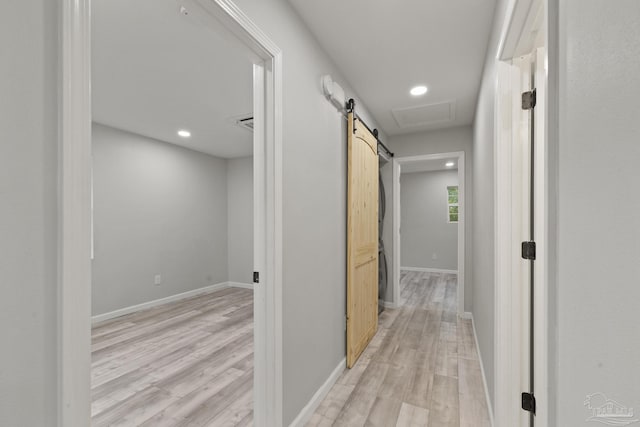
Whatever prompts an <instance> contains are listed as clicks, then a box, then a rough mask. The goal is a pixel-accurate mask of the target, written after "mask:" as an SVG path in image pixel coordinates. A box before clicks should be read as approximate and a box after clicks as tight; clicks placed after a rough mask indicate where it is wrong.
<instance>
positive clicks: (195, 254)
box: [92, 124, 228, 315]
mask: <svg viewBox="0 0 640 427" xmlns="http://www.w3.org/2000/svg"><path fill="white" fill-rule="evenodd" d="M93 189H94V190H93V201H94V260H93V263H92V275H93V277H92V279H93V280H92V282H93V283H92V301H93V304H92V305H93V307H92V312H93V315H98V314H103V313H107V312H110V311H114V310H117V309H120V308H124V307H129V306H131V305H136V304H140V303H143V302H147V301H151V300H155V299H159V298H163V297H167V296H170V295H175V294H179V293H182V292H186V291H189V290H193V289H198V288H202V287H204V286H208V285H213V284H216V283H222V282H226V281H227V280H228V278H227V277H228V276H227V164H226V160H224V159H220V158H217V157H213V156H210V155H207V154H203V153H199V152H196V151H193V150H189V149H186V148H183V147H179V146H176V145H172V144H168V143H165V142H161V141H157V140H153V139H150V138H146V137H143V136H140V135H135V134H132V133H129V132H124V131H122V130H118V129H114V128H110V127H106V126H102V125H99V124H94V126H93ZM156 274H160V275H162V283H161V284H160V285H159V286H156V285H155V284H154V276H155V275H156Z"/></svg>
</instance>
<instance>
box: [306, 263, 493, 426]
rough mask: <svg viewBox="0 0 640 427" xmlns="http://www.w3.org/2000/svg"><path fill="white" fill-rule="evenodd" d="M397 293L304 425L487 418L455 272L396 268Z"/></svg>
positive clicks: (465, 422)
mask: <svg viewBox="0 0 640 427" xmlns="http://www.w3.org/2000/svg"><path fill="white" fill-rule="evenodd" d="M401 296H402V300H403V301H404V304H403V305H402V306H401V307H400V308H398V309H394V310H391V309H387V310H385V311H384V312H383V313H382V314H381V315H380V321H379V328H378V332H377V334H376V336H375V337H374V338H373V340H372V342H371V343H370V344H369V347H368V348H367V349H366V350H365V352H364V353H363V354H362V356H361V357H360V360H358V362H357V363H356V365H355V366H354V367H353V369H351V370H346V371H345V372H344V373H343V374H342V376H341V377H340V378H339V379H338V381H337V382H336V384H335V385H334V386H333V388H332V389H331V391H330V392H329V394H328V395H327V397H326V398H325V399H324V401H323V402H322V403H321V404H320V406H319V407H318V409H317V410H316V412H315V414H314V415H313V417H312V418H311V420H310V421H309V423H307V426H310V427H311V426H313V427H315V426H323V427H324V426H349V427H357V426H380V427H393V426H398V427H399V426H412V427H413V426H430V427H489V426H490V422H489V412H488V410H487V405H486V400H485V390H484V385H483V381H482V373H481V370H480V363H479V360H478V352H477V349H476V345H475V341H474V336H473V326H472V324H471V320H466V319H460V318H458V316H457V313H456V301H457V278H456V275H455V274H444V273H422V272H410V271H403V272H402V276H401Z"/></svg>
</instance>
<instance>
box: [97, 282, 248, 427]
mask: <svg viewBox="0 0 640 427" xmlns="http://www.w3.org/2000/svg"><path fill="white" fill-rule="evenodd" d="M252 394H253V292H252V291H251V290H248V289H238V288H228V289H224V290H221V291H218V292H214V293H211V294H207V295H202V296H196V297H193V298H189V299H186V300H182V301H178V302H174V303H170V304H166V305H162V306H159V307H154V308H151V309H148V310H144V311H140V312H137V313H132V314H129V315H126V316H122V317H118V318H116V319H112V320H108V321H105V322H102V323H99V324H96V325H94V327H93V328H92V371H91V395H92V396H91V397H92V407H91V416H92V425H93V426H153V427H162V426H167V427H168V426H171V427H175V426H192V427H195V426H248V425H251V424H252V420H253V412H252V407H253V400H252V399H253V396H252Z"/></svg>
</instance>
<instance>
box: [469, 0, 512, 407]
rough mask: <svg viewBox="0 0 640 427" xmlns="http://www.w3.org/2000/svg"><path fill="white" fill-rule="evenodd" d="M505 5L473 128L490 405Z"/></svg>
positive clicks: (480, 324)
mask: <svg viewBox="0 0 640 427" xmlns="http://www.w3.org/2000/svg"><path fill="white" fill-rule="evenodd" d="M506 7H507V1H506V0H498V1H497V3H496V8H495V13H494V18H493V30H492V33H491V38H490V40H489V45H488V48H487V56H486V60H485V65H484V72H483V76H482V83H481V85H480V93H479V94H478V104H477V107H476V117H475V119H474V125H473V155H474V159H473V160H474V161H473V200H474V218H473V253H474V258H473V270H472V271H473V273H472V276H471V280H472V283H473V303H472V305H471V307H472V312H473V319H474V323H475V326H476V332H477V335H478V346H479V350H480V353H481V354H482V362H483V364H484V371H485V374H486V379H487V387H488V389H489V396H490V399H491V401H492V402H493V401H494V373H495V368H496V367H495V366H494V359H495V356H494V317H495V316H494V310H495V304H494V301H495V276H494V263H495V256H494V248H495V238H494V196H495V193H494V168H495V165H494V144H495V129H494V122H495V90H496V55H497V51H498V43H499V40H500V35H501V34H500V33H501V29H502V23H503V21H504V16H505V12H506Z"/></svg>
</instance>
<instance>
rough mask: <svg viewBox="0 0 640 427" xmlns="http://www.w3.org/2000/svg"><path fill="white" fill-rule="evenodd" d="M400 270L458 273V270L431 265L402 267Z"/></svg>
mask: <svg viewBox="0 0 640 427" xmlns="http://www.w3.org/2000/svg"><path fill="white" fill-rule="evenodd" d="M400 270H406V271H422V272H425V273H449V274H458V270H447V269H444V268H431V267H400Z"/></svg>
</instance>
